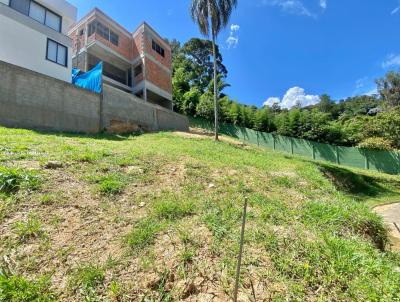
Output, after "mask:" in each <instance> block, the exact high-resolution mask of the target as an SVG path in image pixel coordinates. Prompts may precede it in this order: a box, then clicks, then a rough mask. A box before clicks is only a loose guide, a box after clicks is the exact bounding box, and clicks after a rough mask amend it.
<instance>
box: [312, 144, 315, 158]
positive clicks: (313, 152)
mask: <svg viewBox="0 0 400 302" xmlns="http://www.w3.org/2000/svg"><path fill="white" fill-rule="evenodd" d="M312 159H313V160H315V146H314V144H312Z"/></svg>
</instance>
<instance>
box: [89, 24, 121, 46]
mask: <svg viewBox="0 0 400 302" xmlns="http://www.w3.org/2000/svg"><path fill="white" fill-rule="evenodd" d="M94 33H96V34H98V35H99V36H101V37H103V38H104V39H106V40H107V41H110V42H111V43H112V44H114V45H115V46H118V44H119V36H118V35H117V34H116V33H115V32H113V31H112V30H111V29H109V28H108V27H107V26H105V25H103V24H102V23H100V22H98V21H93V22H92V23H90V24H89V36H91V35H93V34H94Z"/></svg>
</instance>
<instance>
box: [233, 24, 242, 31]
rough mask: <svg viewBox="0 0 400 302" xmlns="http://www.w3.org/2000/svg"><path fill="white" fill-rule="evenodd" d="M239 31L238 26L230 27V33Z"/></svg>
mask: <svg viewBox="0 0 400 302" xmlns="http://www.w3.org/2000/svg"><path fill="white" fill-rule="evenodd" d="M239 29H240V26H239V25H238V24H232V25H231V32H235V31H238V30H239Z"/></svg>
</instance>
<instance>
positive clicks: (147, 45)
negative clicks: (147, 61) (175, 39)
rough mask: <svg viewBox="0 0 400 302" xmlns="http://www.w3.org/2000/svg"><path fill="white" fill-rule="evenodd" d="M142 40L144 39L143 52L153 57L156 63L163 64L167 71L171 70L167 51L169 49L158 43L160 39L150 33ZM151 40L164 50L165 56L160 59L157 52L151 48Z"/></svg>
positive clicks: (169, 54)
mask: <svg viewBox="0 0 400 302" xmlns="http://www.w3.org/2000/svg"><path fill="white" fill-rule="evenodd" d="M143 39H144V49H145V52H146V53H148V54H149V55H151V56H152V57H154V58H155V59H156V60H157V61H158V62H160V63H161V64H163V65H164V66H165V67H167V68H168V69H171V50H170V49H169V47H168V48H167V47H165V45H164V43H162V42H160V39H159V38H158V37H155V36H153V35H152V34H150V33H147V34H145V35H144V37H143ZM153 39H154V41H155V42H157V43H158V44H159V45H160V46H161V47H162V48H164V51H165V56H164V57H162V56H161V55H160V54H159V53H158V52H156V51H155V50H153V47H152V41H153Z"/></svg>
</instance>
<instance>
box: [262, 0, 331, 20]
mask: <svg viewBox="0 0 400 302" xmlns="http://www.w3.org/2000/svg"><path fill="white" fill-rule="evenodd" d="M322 1H324V0H322ZM261 3H262V4H263V5H270V6H277V7H280V8H281V9H282V10H283V11H284V12H286V13H289V14H295V15H301V16H307V17H315V15H314V14H312V13H311V12H310V11H309V10H308V9H307V8H306V7H305V6H304V4H303V2H301V1H300V0H262V2H261Z"/></svg>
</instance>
